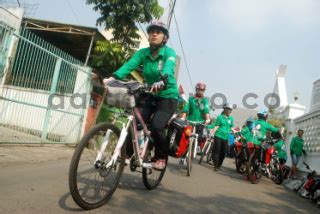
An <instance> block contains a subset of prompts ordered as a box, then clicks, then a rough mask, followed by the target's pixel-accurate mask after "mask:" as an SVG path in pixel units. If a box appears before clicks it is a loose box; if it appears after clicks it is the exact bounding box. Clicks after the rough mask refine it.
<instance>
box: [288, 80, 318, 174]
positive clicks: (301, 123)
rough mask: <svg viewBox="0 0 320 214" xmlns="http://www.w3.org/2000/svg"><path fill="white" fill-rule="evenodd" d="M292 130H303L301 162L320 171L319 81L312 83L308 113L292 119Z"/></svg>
mask: <svg viewBox="0 0 320 214" xmlns="http://www.w3.org/2000/svg"><path fill="white" fill-rule="evenodd" d="M294 128H295V130H298V129H303V130H304V136H303V138H304V141H305V144H304V149H305V150H306V152H307V156H306V157H304V158H303V161H305V162H307V163H308V164H310V165H311V166H312V167H313V168H315V169H317V170H318V171H320V79H319V80H317V81H315V82H314V83H313V89H312V98H311V105H310V111H309V112H308V113H306V114H304V115H302V116H300V117H298V118H295V119H294ZM301 167H302V165H301Z"/></svg>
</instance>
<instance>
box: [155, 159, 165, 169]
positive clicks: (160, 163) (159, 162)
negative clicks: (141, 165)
mask: <svg viewBox="0 0 320 214" xmlns="http://www.w3.org/2000/svg"><path fill="white" fill-rule="evenodd" d="M153 168H154V169H155V170H160V171H161V170H163V169H164V168H166V160H165V159H159V160H157V161H156V162H155V163H154V165H153Z"/></svg>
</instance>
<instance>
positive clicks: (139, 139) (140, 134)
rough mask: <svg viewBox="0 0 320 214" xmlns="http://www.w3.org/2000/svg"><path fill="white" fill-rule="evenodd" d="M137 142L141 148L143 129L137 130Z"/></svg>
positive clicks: (142, 144)
mask: <svg viewBox="0 0 320 214" xmlns="http://www.w3.org/2000/svg"><path fill="white" fill-rule="evenodd" d="M138 144H139V147H140V148H143V146H144V132H143V130H141V131H138Z"/></svg>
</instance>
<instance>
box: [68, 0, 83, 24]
mask: <svg viewBox="0 0 320 214" xmlns="http://www.w3.org/2000/svg"><path fill="white" fill-rule="evenodd" d="M67 3H68V5H69V7H70V9H71V12H72V14H73V16H74V17H75V19H76V20H77V22H78V24H79V25H81V24H80V21H79V19H78V16H77V14H76V13H75V12H74V10H73V8H72V5H71V3H70V1H69V0H67Z"/></svg>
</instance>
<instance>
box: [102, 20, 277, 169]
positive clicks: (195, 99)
mask: <svg viewBox="0 0 320 214" xmlns="http://www.w3.org/2000/svg"><path fill="white" fill-rule="evenodd" d="M147 33H148V40H149V44H150V47H148V48H143V49H140V50H138V51H137V52H136V53H135V54H134V55H133V56H132V58H131V59H130V60H129V61H128V62H127V63H125V64H124V65H123V66H122V67H121V68H120V69H118V70H117V71H116V72H114V73H113V75H112V77H110V78H106V79H104V80H103V83H104V84H105V85H107V84H108V83H109V82H110V81H112V80H114V79H119V80H123V79H125V78H126V77H127V76H128V75H129V74H130V73H131V72H132V71H133V70H136V69H138V68H139V67H141V66H142V67H143V72H142V75H143V77H144V80H145V82H146V83H147V84H148V85H150V86H151V92H153V94H154V95H153V96H148V97H147V98H146V100H145V101H144V102H143V103H142V104H140V106H139V108H140V110H141V113H142V117H143V119H144V120H145V121H148V119H150V117H151V115H153V116H152V119H151V121H150V131H151V136H152V137H153V139H154V144H155V157H154V162H155V163H154V166H153V167H154V169H157V170H162V169H164V168H165V167H166V163H167V161H166V160H167V158H168V153H169V142H168V140H167V138H166V132H165V127H166V125H167V123H168V121H169V120H170V118H171V117H172V116H173V115H174V114H175V113H176V110H177V106H178V100H179V90H178V86H177V82H176V79H175V76H174V69H175V65H176V53H175V51H174V50H173V49H172V48H170V47H168V46H167V45H166V43H167V41H168V39H169V30H168V28H167V26H166V25H165V24H164V23H162V22H160V21H155V22H152V23H151V24H150V25H149V26H148V27H147ZM163 77H165V78H163ZM205 90H206V84H205V83H203V82H199V83H197V84H196V86H195V91H196V93H195V95H194V96H192V97H189V99H188V102H187V103H186V104H185V105H184V108H183V111H182V113H181V114H180V115H179V116H180V117H181V118H182V119H184V120H189V121H194V122H202V123H203V124H204V125H205V126H206V128H207V129H209V130H210V135H211V136H214V146H213V150H212V153H213V155H212V159H213V163H214V170H215V171H217V170H219V168H220V167H221V166H222V164H223V161H224V159H225V155H226V153H227V152H228V138H229V134H230V133H232V132H235V130H234V119H233V117H232V116H231V113H232V110H233V108H232V106H231V105H229V104H228V103H225V104H224V106H223V111H222V113H221V114H220V115H218V117H217V119H216V121H215V122H214V123H212V122H211V119H210V115H209V100H208V98H206V97H205V96H204V93H205ZM152 102H153V103H155V104H156V105H150V103H152ZM154 106H155V107H154ZM257 116H258V120H253V119H248V121H247V122H246V126H245V127H244V128H243V129H242V131H241V136H242V137H243V139H245V140H246V141H251V142H253V143H254V144H256V145H260V144H261V142H262V141H263V139H265V138H266V137H267V136H266V135H267V132H268V131H270V132H272V133H277V132H279V130H278V129H277V128H275V127H273V126H272V125H270V124H269V123H268V122H267V117H268V114H267V111H260V112H259V113H258V114H257ZM258 124H259V126H260V136H259V137H254V136H253V129H254V127H255V126H256V125H258ZM197 131H198V132H201V131H202V130H197ZM128 156H130V152H129V154H128Z"/></svg>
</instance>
